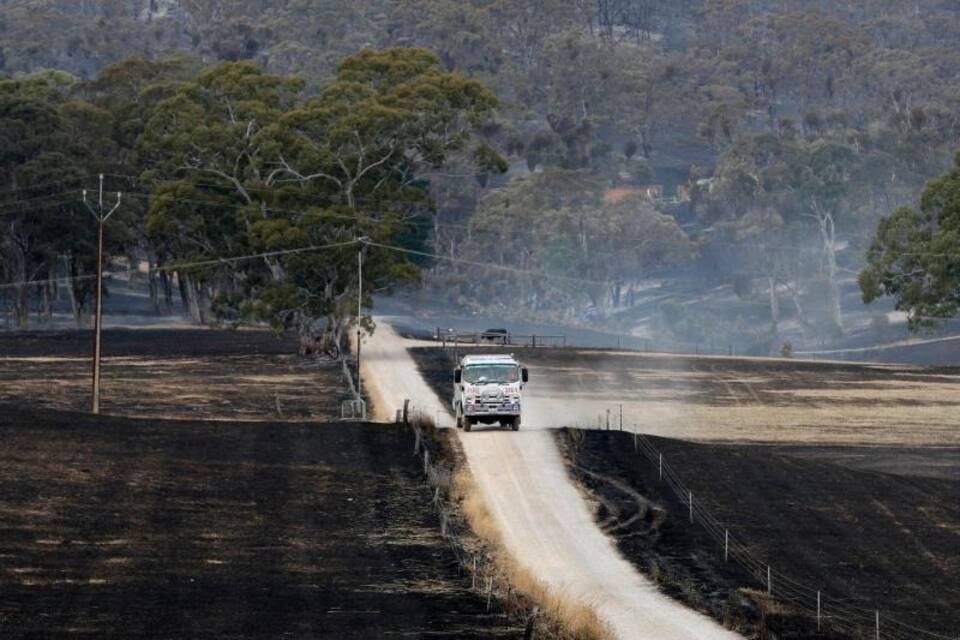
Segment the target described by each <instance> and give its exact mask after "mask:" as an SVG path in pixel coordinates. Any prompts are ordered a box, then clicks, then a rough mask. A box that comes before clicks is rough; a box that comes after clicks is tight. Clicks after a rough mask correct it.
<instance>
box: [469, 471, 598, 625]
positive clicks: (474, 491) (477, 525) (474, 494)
mask: <svg viewBox="0 0 960 640" xmlns="http://www.w3.org/2000/svg"><path fill="white" fill-rule="evenodd" d="M452 497H453V499H454V500H455V501H456V502H458V503H459V504H460V508H461V509H462V511H463V514H464V516H465V517H466V519H467V522H468V523H469V524H470V527H471V529H472V530H473V532H474V533H475V534H476V535H477V537H479V538H480V539H481V540H482V541H483V542H484V543H485V544H486V545H487V546H488V547H489V548H490V549H491V555H492V556H493V562H494V564H495V565H496V567H497V569H498V570H499V571H500V572H501V573H502V575H503V577H504V579H505V580H506V581H507V582H508V583H509V584H510V585H511V587H512V588H513V589H516V590H517V591H519V592H520V593H522V594H523V595H524V596H526V597H527V598H529V599H530V600H531V601H532V602H533V603H535V604H536V605H537V606H538V607H540V609H541V611H543V612H544V614H545V615H546V616H547V617H548V618H550V619H552V620H554V621H556V622H557V623H558V624H559V625H561V626H562V628H563V629H564V631H566V633H567V634H569V636H570V637H573V638H577V639H582V640H609V639H610V638H612V637H613V634H612V633H611V631H610V629H609V627H608V626H607V625H606V623H604V622H603V620H601V619H600V618H599V616H597V614H596V612H595V611H594V609H593V608H592V607H591V606H590V605H589V604H587V603H584V602H581V601H579V600H576V599H574V598H572V597H570V596H569V595H568V594H564V593H557V592H555V591H551V590H550V589H548V588H547V587H546V585H544V584H543V583H542V582H541V581H539V580H538V579H537V578H536V577H534V576H533V574H531V573H530V571H529V570H527V569H526V568H525V567H523V566H522V565H521V564H520V563H519V562H517V561H516V560H515V559H514V558H513V557H511V556H510V554H509V553H507V551H506V549H505V547H504V544H503V540H502V538H501V535H500V529H499V528H498V527H497V524H496V522H495V521H494V518H493V515H492V514H491V513H490V511H489V509H487V505H486V502H485V501H484V500H483V497H482V496H481V495H480V491H479V489H478V488H477V486H476V484H475V483H474V480H473V476H472V475H470V472H469V471H468V470H467V469H465V468H461V469H460V470H459V471H458V472H457V473H456V474H455V475H454V478H453V486H452Z"/></svg>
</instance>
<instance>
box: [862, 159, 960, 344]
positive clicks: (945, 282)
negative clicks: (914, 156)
mask: <svg viewBox="0 0 960 640" xmlns="http://www.w3.org/2000/svg"><path fill="white" fill-rule="evenodd" d="M859 282H860V289H861V290H862V292H863V300H864V302H866V303H870V302H873V301H874V300H876V299H878V298H880V297H881V296H892V297H893V298H894V300H895V301H896V307H897V309H899V310H901V311H905V312H906V313H907V317H908V320H909V322H910V324H911V326H913V327H914V328H917V327H920V326H924V325H929V324H931V323H932V322H935V321H937V320H942V319H945V318H949V317H952V316H955V315H957V313H958V312H960V152H958V153H957V155H956V157H955V160H954V167H953V169H952V170H951V171H949V172H948V173H946V174H944V175H942V176H940V177H938V178H935V179H933V180H931V181H930V182H928V183H927V186H926V187H925V188H924V190H923V194H922V196H921V198H920V206H919V209H914V208H911V207H901V208H899V209H897V210H896V211H894V212H893V213H892V214H890V215H889V216H887V217H886V218H884V219H883V220H881V221H880V224H879V226H878V227H877V231H876V235H875V236H874V238H873V241H872V242H871V243H870V249H869V250H868V251H867V266H866V267H865V268H864V269H863V270H862V271H861V272H860V278H859Z"/></svg>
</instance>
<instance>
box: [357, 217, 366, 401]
mask: <svg viewBox="0 0 960 640" xmlns="http://www.w3.org/2000/svg"><path fill="white" fill-rule="evenodd" d="M366 243H367V237H366V236H362V237H360V238H357V398H358V399H363V393H362V389H361V387H360V384H361V383H360V318H361V315H360V314H361V313H363V308H362V305H363V247H364V245H365V244H366Z"/></svg>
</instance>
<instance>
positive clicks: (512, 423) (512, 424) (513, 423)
mask: <svg viewBox="0 0 960 640" xmlns="http://www.w3.org/2000/svg"><path fill="white" fill-rule="evenodd" d="M509 425H510V428H511V429H513V430H514V431H520V416H516V417H515V418H514V419H513V420H511V421H510V422H509Z"/></svg>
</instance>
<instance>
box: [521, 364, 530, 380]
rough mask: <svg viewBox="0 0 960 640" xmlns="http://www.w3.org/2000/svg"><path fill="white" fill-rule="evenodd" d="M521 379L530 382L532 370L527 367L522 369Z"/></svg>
mask: <svg viewBox="0 0 960 640" xmlns="http://www.w3.org/2000/svg"><path fill="white" fill-rule="evenodd" d="M520 379H521V380H523V381H524V382H530V370H529V369H527V368H526V367H524V368H523V369H520Z"/></svg>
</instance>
